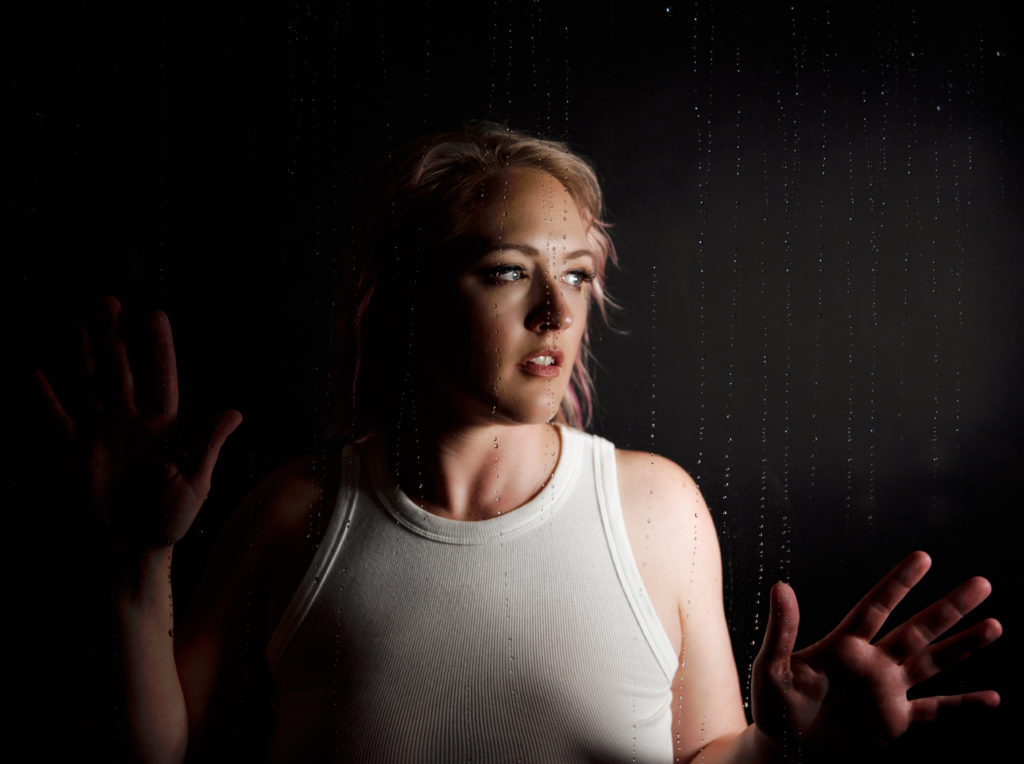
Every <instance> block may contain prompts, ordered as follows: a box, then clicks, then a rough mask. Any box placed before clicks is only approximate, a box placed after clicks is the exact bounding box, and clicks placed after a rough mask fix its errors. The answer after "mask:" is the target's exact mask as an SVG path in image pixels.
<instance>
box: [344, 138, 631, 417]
mask: <svg viewBox="0 0 1024 764" xmlns="http://www.w3.org/2000/svg"><path fill="white" fill-rule="evenodd" d="M522 167H525V168H533V169H538V170H542V171H544V172H546V173H548V174H550V175H552V176H553V177H555V178H556V179H557V180H559V181H560V182H561V183H562V184H563V185H564V186H565V188H566V190H567V191H568V193H569V195H570V196H571V197H572V199H573V200H574V201H575V202H576V204H577V206H578V207H579V212H580V216H581V218H582V219H583V223H584V227H585V231H586V237H587V244H588V246H589V247H590V249H591V251H592V252H593V253H594V266H595V278H594V281H593V282H592V288H591V290H590V294H591V300H592V302H593V306H594V307H595V308H596V309H597V312H598V313H599V314H600V315H601V317H602V319H603V320H605V321H607V320H608V310H609V307H612V306H614V303H612V301H611V300H610V298H609V297H608V294H607V292H606V289H605V274H606V271H607V267H608V264H609V262H611V263H614V262H616V255H615V248H614V246H613V245H612V241H611V238H610V237H609V236H608V227H609V226H608V224H607V223H606V222H605V221H604V220H603V213H604V209H603V200H602V194H601V187H600V185H599V183H598V180H597V175H596V173H595V172H594V169H593V168H592V167H591V166H590V164H589V163H588V162H587V161H586V160H585V159H583V158H582V157H581V156H579V155H578V154H575V153H574V152H573V151H571V150H570V149H569V147H568V146H567V145H566V144H565V143H562V142H559V141H551V140H545V139H542V138H537V137H534V136H532V135H528V134H526V133H523V132H520V131H517V130H512V129H510V128H508V127H505V126H503V125H499V124H494V123H490V122H477V123H470V124H467V125H463V126H462V127H460V128H459V129H456V130H452V131H446V132H442V133H437V134H434V135H430V136H427V137H424V138H420V139H418V140H416V141H414V142H413V143H411V144H409V145H408V146H406V147H405V148H404V149H402V150H400V151H398V152H395V153H394V154H391V155H389V156H388V157H387V161H386V162H385V166H384V167H383V168H382V169H381V170H380V171H379V172H378V173H376V176H375V184H376V188H375V189H374V190H372V191H370V192H369V193H367V194H366V195H365V197H366V199H367V200H368V201H369V209H368V211H367V213H366V214H365V216H364V220H363V223H362V226H361V227H360V228H359V229H357V232H356V235H355V237H354V240H353V247H354V256H355V268H356V273H357V276H356V280H355V294H354V295H353V296H352V300H351V306H352V307H351V309H350V310H349V311H348V312H347V313H346V315H345V316H344V319H343V320H344V321H345V324H346V326H343V327H342V330H343V331H347V332H348V333H351V335H352V338H351V339H352V341H351V342H349V343H346V344H348V345H349V347H350V348H351V350H350V352H352V353H354V355H353V356H352V357H350V358H349V359H348V361H349V362H348V373H347V374H344V376H345V377H347V378H348V379H349V380H350V381H351V388H350V393H351V397H350V401H348V402H347V403H348V404H349V405H350V406H351V410H350V411H349V412H348V415H347V416H345V415H343V416H342V418H341V419H342V427H341V429H342V431H343V432H344V433H346V434H347V435H349V436H353V437H359V436H362V435H365V434H368V433H371V432H383V431H386V430H389V429H391V428H393V427H395V426H399V417H400V412H401V410H402V406H403V404H404V401H405V395H406V391H407V389H408V381H409V377H410V368H411V363H410V362H409V360H410V359H409V356H408V354H405V356H404V357H403V354H402V353H401V352H396V351H398V349H399V348H406V347H409V342H410V339H409V338H410V337H411V336H412V330H413V329H414V327H415V324H416V322H417V321H418V320H420V318H421V316H418V315H417V311H418V310H419V303H420V296H419V295H420V294H421V292H422V290H417V289H416V286H417V284H418V281H419V274H420V271H421V267H422V265H423V264H424V263H429V262H431V261H432V258H434V257H444V256H445V255H447V256H449V257H450V256H451V255H452V252H451V248H452V246H453V245H454V244H455V243H456V242H457V240H458V239H459V237H460V235H461V234H462V233H464V231H465V229H466V228H467V226H468V225H469V224H470V223H471V221H472V220H473V215H474V214H475V211H476V210H478V209H479V205H480V201H481V199H482V198H483V196H484V194H485V189H486V187H487V184H488V183H489V182H491V181H492V180H493V179H495V178H500V177H501V175H502V174H503V173H505V172H506V171H507V170H509V169H511V168H522ZM446 250H447V251H446ZM395 274H403V275H404V274H411V276H412V277H411V278H395V277H394V276H395ZM382 276H388V278H382ZM402 315H406V316H407V321H405V322H402V321H397V320H395V319H396V316H402ZM592 363H593V356H592V353H591V349H590V330H589V327H587V328H586V329H585V330H584V333H583V338H582V342H581V345H580V352H579V354H578V355H577V357H576V363H575V365H574V366H573V370H572V374H571V376H570V379H569V384H568V387H567V388H566V392H565V396H564V397H563V399H562V401H561V404H560V406H559V412H558V415H557V416H556V419H557V420H558V421H561V422H564V423H566V424H569V425H571V426H573V427H579V428H583V427H586V426H587V425H588V424H589V422H590V419H591V417H592V415H593V409H594V391H593V380H592V377H591V370H590V369H591V365H592Z"/></svg>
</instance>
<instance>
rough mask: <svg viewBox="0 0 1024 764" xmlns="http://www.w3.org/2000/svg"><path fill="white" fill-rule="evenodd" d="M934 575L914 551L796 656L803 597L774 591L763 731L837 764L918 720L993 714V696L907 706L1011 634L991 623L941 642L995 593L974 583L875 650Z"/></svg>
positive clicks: (760, 662)
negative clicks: (931, 682) (903, 605)
mask: <svg viewBox="0 0 1024 764" xmlns="http://www.w3.org/2000/svg"><path fill="white" fill-rule="evenodd" d="M929 567H931V558H929V557H928V555H927V554H925V553H924V552H915V553H913V554H911V555H910V556H909V557H907V558H906V559H905V560H903V562H901V563H900V564H899V565H897V566H896V567H895V568H893V570H892V571H891V572H890V573H889V574H888V575H887V576H886V577H885V578H883V579H882V580H881V581H880V582H879V583H878V584H877V585H876V586H875V587H874V588H873V589H872V590H871V591H870V592H868V594H867V595H866V596H865V597H864V598H863V599H862V600H861V601H860V602H859V603H858V604H857V606H856V607H854V608H853V610H851V611H850V612H849V614H847V616H846V617H845V618H844V619H843V621H842V622H841V623H840V624H839V625H838V626H837V627H836V628H835V629H833V630H832V631H831V632H830V633H829V634H828V635H827V636H825V637H824V638H823V639H821V640H820V641H818V642H815V643H814V644H813V645H810V646H809V647H806V648H804V649H803V650H800V651H798V652H795V653H794V652H793V647H794V644H795V642H796V634H797V627H798V624H799V619H800V615H799V610H798V608H797V602H796V595H795V594H794V593H793V590H792V588H790V587H789V586H788V585H786V584H782V583H779V584H776V585H775V586H774V587H773V588H772V592H771V613H770V615H769V619H768V628H767V630H766V632H765V638H764V644H763V646H762V647H761V651H760V653H759V654H758V656H757V659H756V660H755V661H754V673H753V698H752V700H753V713H754V723H755V724H756V725H757V726H758V727H759V728H760V729H761V731H762V732H764V733H765V734H767V735H768V736H769V737H770V738H773V739H774V740H775V741H777V742H779V743H782V742H783V741H786V742H787V744H788V745H789V746H799V750H800V751H801V752H802V753H803V755H805V756H807V757H808V758H809V759H813V758H816V757H817V756H821V757H823V758H825V759H826V760H830V761H831V760H835V759H837V758H843V757H845V756H853V755H856V754H863V753H866V752H868V751H870V750H877V749H878V748H881V747H882V746H884V745H886V744H887V743H889V742H891V741H892V740H894V739H896V738H897V737H899V736H900V735H902V734H903V733H904V732H906V731H907V729H908V728H909V727H910V726H911V725H912V724H914V723H915V722H919V721H927V720H933V719H936V718H938V717H940V716H943V715H945V714H947V713H949V712H951V711H955V710H956V709H959V708H965V707H970V706H975V707H979V706H982V707H994V706H997V705H998V704H999V695H998V694H997V693H995V692H992V691H986V692H971V693H966V694H962V695H949V696H932V697H924V698H918V699H915V700H908V698H907V690H909V689H910V688H911V687H913V686H914V685H916V684H918V683H919V682H923V681H924V680H926V679H928V678H930V677H932V676H934V675H936V674H938V673H939V672H940V671H942V670H943V669H945V668H947V667H948V666H950V665H952V664H954V663H956V662H958V661H960V660H963V659H964V658H966V657H968V656H969V655H971V654H972V653H974V652H976V651H978V650H980V649H982V648H984V647H985V646H987V645H988V644H990V643H991V642H993V641H994V640H995V639H997V638H998V637H999V635H1000V634H1001V633H1002V626H1001V625H1000V624H999V622H998V621H996V620H995V619H992V618H989V619H986V620H984V621H981V622H980V623H977V624H975V625H973V626H971V627H970V628H968V629H965V630H964V631H962V632H960V633H958V634H955V635H953V636H951V637H948V638H946V639H944V640H942V641H938V642H936V641H935V640H937V639H938V638H939V637H941V636H942V635H943V634H944V633H945V632H946V631H948V630H949V629H950V628H952V627H953V626H954V625H955V624H957V623H958V622H959V621H960V620H961V619H962V618H963V617H964V616H965V615H967V614H968V613H969V612H971V610H973V609H974V608H975V607H977V605H978V604H980V603H981V602H982V601H983V600H984V599H985V598H986V597H988V595H989V593H990V592H991V590H992V587H991V585H990V584H989V582H988V581H986V580H985V579H984V578H972V579H970V580H969V581H967V582H965V583H964V584H961V585H960V586H959V587H957V588H956V589H955V590H953V591H952V592H950V593H949V594H948V595H946V596H945V597H943V598H942V599H940V600H938V601H937V602H935V603H934V604H932V605H931V606H930V607H928V608H925V609H924V610H922V611H921V612H919V613H917V614H916V615H914V616H913V617H911V618H910V619H908V620H907V621H906V622H904V623H902V624H900V625H899V626H897V627H895V628H894V629H892V631H890V632H889V633H888V634H886V635H885V636H884V637H882V638H881V639H879V640H878V641H876V642H872V640H873V639H874V638H875V636H876V635H877V634H878V632H879V631H880V630H881V628H882V625H883V624H884V623H885V621H886V619H887V618H888V616H889V614H890V613H891V612H892V610H893V608H895V607H896V605H897V604H898V603H899V602H900V601H901V600H902V599H903V597H904V596H906V594H907V592H909V591H910V590H911V589H912V588H913V587H914V586H915V585H916V584H917V583H918V581H920V580H921V578H922V577H923V576H924V574H925V573H926V572H927V571H928V568H929Z"/></svg>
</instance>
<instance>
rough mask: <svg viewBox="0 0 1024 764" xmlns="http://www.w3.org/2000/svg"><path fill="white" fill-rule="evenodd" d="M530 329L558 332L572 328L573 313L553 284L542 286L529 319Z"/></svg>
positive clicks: (541, 331) (542, 331) (540, 331)
mask: <svg viewBox="0 0 1024 764" xmlns="http://www.w3.org/2000/svg"><path fill="white" fill-rule="evenodd" d="M527 325H528V327H529V328H530V329H531V330H532V331H535V332H538V333H544V332H556V331H559V330H561V329H568V328H569V327H570V326H572V311H571V310H570V309H569V303H568V302H566V300H565V296H564V295H563V294H562V292H561V290H560V289H559V288H558V287H557V286H555V285H553V284H551V283H544V284H542V285H541V290H540V294H539V296H538V300H537V304H536V305H535V306H534V308H533V310H532V311H530V315H529V317H528V319H527Z"/></svg>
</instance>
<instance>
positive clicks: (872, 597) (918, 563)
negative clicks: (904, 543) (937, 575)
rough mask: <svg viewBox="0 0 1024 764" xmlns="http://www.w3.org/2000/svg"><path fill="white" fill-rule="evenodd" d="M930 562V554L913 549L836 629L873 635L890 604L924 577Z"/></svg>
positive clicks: (868, 637) (863, 635)
mask: <svg viewBox="0 0 1024 764" xmlns="http://www.w3.org/2000/svg"><path fill="white" fill-rule="evenodd" d="M931 565H932V559H931V557H929V556H928V555H927V554H925V553H924V552H914V553H913V554H911V555H909V556H908V557H906V558H905V559H904V560H903V561H902V562H901V563H900V564H899V565H897V566H896V567H895V568H893V569H892V570H891V571H889V573H888V575H886V576H885V578H883V579H882V580H881V581H879V582H878V583H877V584H875V586H874V588H873V589H872V590H871V591H869V592H868V593H867V594H866V595H865V596H864V598H863V599H861V601H860V602H858V603H857V604H856V606H854V608H853V610H851V611H850V612H849V613H848V614H847V615H846V617H845V618H844V619H843V620H842V621H841V622H840V624H839V626H838V627H836V631H839V632H843V633H845V634H849V635H850V636H854V637H860V638H862V639H867V640H871V639H874V637H875V635H876V634H877V633H878V631H879V629H881V628H882V624H884V623H885V619H886V618H888V617H889V614H890V613H891V612H892V610H893V608H894V607H896V606H897V605H898V604H899V603H900V601H901V600H902V599H903V598H904V597H905V596H907V592H909V591H910V590H911V589H913V588H914V586H915V585H916V584H917V582H918V581H920V580H921V579H922V578H923V577H924V574H925V573H927V572H928V568H930V567H931Z"/></svg>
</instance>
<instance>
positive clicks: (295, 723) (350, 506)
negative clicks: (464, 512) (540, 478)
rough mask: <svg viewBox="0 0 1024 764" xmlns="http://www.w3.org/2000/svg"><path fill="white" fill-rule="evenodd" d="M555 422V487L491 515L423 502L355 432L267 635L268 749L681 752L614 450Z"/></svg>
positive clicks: (515, 758) (666, 651)
mask: <svg viewBox="0 0 1024 764" xmlns="http://www.w3.org/2000/svg"><path fill="white" fill-rule="evenodd" d="M560 433H561V441H562V448H561V453H560V455H559V458H558V464H557V465H556V467H555V469H554V472H553V474H552V475H551V478H550V479H549V481H548V483H547V485H546V486H545V487H544V489H543V490H542V491H541V492H540V493H539V494H538V495H537V496H536V497H535V498H533V499H532V500H531V501H529V502H528V503H527V504H525V505H523V506H521V507H519V508H518V509H516V510H514V511H511V512H508V513H506V514H504V515H500V516H498V517H495V518H493V519H489V520H482V521H477V522H460V521H456V520H450V519H446V518H441V517H438V516H436V515H433V514H430V513H429V512H426V511H424V510H423V509H421V508H420V507H418V506H417V505H416V504H414V503H413V502H412V501H411V500H410V499H409V498H408V497H407V496H405V495H404V494H403V493H402V492H401V490H400V489H399V488H398V487H397V486H396V484H395V482H394V479H393V478H392V476H391V474H390V470H389V468H388V465H387V459H386V454H385V449H384V446H383V445H382V443H381V442H380V441H370V442H368V443H364V444H361V445H350V446H348V447H346V449H345V450H344V452H343V455H342V459H343V469H342V480H341V488H340V490H339V494H338V497H337V502H336V506H335V509H334V512H333V515H332V517H331V520H330V523H329V527H328V529H327V532H326V535H325V537H324V539H323V541H322V543H321V544H320V546H319V548H318V551H317V553H316V555H315V557H314V559H313V561H312V563H311V565H310V567H309V570H308V571H307V572H306V575H305V577H304V579H303V581H302V583H301V585H300V587H299V590H298V591H297V592H296V594H295V596H294V597H293V599H292V601H291V603H290V604H289V606H288V608H287V610H286V611H285V614H284V616H283V618H282V620H281V623H280V624H279V625H278V627H277V629H276V630H275V632H274V634H273V636H272V638H271V641H270V643H269V645H268V648H267V661H268V665H269V668H270V671H271V677H272V684H273V693H274V698H273V704H274V711H275V721H274V725H275V726H274V729H273V730H272V732H271V738H272V740H271V749H270V759H271V760H272V761H290V762H295V761H302V762H305V761H331V762H342V761H343V762H349V761H352V762H355V761H358V762H364V761H366V762H371V761H372V762H584V761H586V762H598V761H600V762H604V761H621V762H630V761H640V762H648V761H651V762H661V761H664V762H668V761H671V760H672V740H671V681H672V677H673V675H674V673H675V669H676V663H677V658H676V655H675V653H674V651H673V648H672V645H671V643H670V641H669V638H668V635H667V634H666V633H665V630H664V628H663V627H662V625H661V623H660V621H659V620H658V617H657V615H656V614H655V612H654V608H653V606H652V605H651V603H650V600H649V599H648V597H647V594H646V592H645V590H644V586H643V583H642V581H641V578H640V573H639V571H638V569H637V565H636V563H635V561H634V558H633V554H632V550H631V549H630V544H629V539H628V538H627V536H626V529H625V525H624V522H623V518H622V509H621V506H620V502H619V492H618V485H617V480H616V473H615V450H614V448H613V446H612V444H611V443H609V442H608V441H606V440H604V439H602V438H599V437H596V436H593V435H588V434H585V433H582V432H580V431H578V430H573V429H570V428H567V427H561V428H560ZM362 470H366V474H365V475H364V476H363V479H361V478H360V474H361V471H362Z"/></svg>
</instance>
